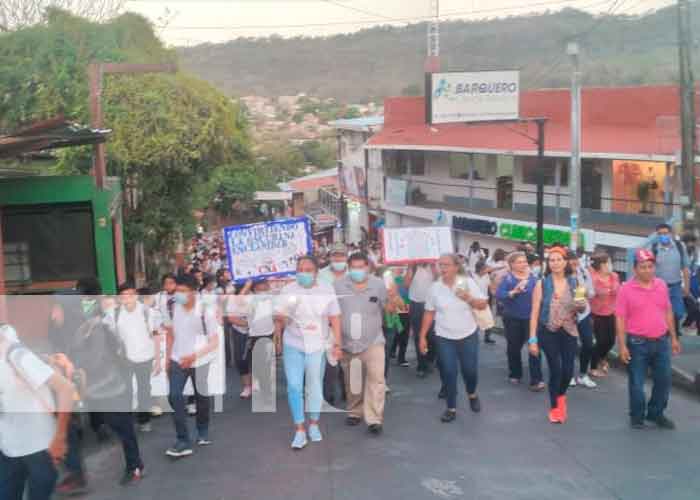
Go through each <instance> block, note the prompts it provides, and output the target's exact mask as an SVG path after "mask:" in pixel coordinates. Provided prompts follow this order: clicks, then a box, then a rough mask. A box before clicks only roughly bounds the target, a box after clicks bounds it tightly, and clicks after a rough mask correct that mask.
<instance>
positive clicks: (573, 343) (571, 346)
mask: <svg viewBox="0 0 700 500" xmlns="http://www.w3.org/2000/svg"><path fill="white" fill-rule="evenodd" d="M538 337H539V343H540V347H542V350H543V351H544V355H545V356H546V357H547V365H548V366H549V402H550V404H551V406H552V408H555V407H556V406H557V398H558V397H559V396H564V395H566V391H567V390H568V389H569V382H571V378H572V377H573V376H574V361H575V360H576V348H577V347H578V339H577V338H576V337H573V336H571V335H569V334H568V333H566V332H565V331H564V330H559V331H558V332H550V331H549V330H547V329H546V328H540V332H539V334H538Z"/></svg>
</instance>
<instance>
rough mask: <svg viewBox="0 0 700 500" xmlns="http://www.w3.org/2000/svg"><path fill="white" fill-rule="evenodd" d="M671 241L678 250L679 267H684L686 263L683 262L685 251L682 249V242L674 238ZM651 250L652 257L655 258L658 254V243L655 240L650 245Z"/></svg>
mask: <svg viewBox="0 0 700 500" xmlns="http://www.w3.org/2000/svg"><path fill="white" fill-rule="evenodd" d="M673 242H674V243H675V244H676V249H677V250H678V255H680V256H681V267H682V268H683V267H686V265H687V263H686V262H685V252H684V251H683V243H681V242H680V241H678V240H676V239H674V240H673ZM651 252H652V253H653V254H654V258H656V257H657V256H658V255H659V243H658V242H655V243H654V244H653V245H651Z"/></svg>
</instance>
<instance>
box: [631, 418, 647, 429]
mask: <svg viewBox="0 0 700 500" xmlns="http://www.w3.org/2000/svg"><path fill="white" fill-rule="evenodd" d="M630 427H631V428H632V429H636V430H643V429H646V428H647V426H646V424H645V423H644V420H638V419H636V418H633V419H630Z"/></svg>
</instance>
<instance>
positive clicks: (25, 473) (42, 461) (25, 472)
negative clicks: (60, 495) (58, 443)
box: [0, 451, 58, 500]
mask: <svg viewBox="0 0 700 500" xmlns="http://www.w3.org/2000/svg"><path fill="white" fill-rule="evenodd" d="M57 477H58V474H57V472H56V468H55V467H54V465H53V462H52V461H51V457H50V456H49V454H48V453H47V452H46V451H40V452H38V453H33V454H31V455H26V456H24V457H13V458H10V457H7V456H5V455H3V453H2V452H0V499H2V500H22V498H23V495H24V491H25V489H26V490H27V500H50V499H51V494H52V493H53V489H54V487H55V486H56V479H57Z"/></svg>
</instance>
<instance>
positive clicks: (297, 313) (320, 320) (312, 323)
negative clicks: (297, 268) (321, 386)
mask: <svg viewBox="0 0 700 500" xmlns="http://www.w3.org/2000/svg"><path fill="white" fill-rule="evenodd" d="M275 314H277V315H280V316H286V317H287V318H288V322H287V327H286V328H285V330H284V336H283V339H284V343H285V344H286V345H288V346H290V347H293V348H295V349H298V350H300V351H304V352H306V353H314V352H318V351H320V350H322V349H325V348H326V344H327V341H328V335H329V328H328V318H329V317H330V316H339V315H340V305H339V304H338V298H337V297H336V295H335V290H334V289H333V287H332V286H330V285H328V284H326V283H318V282H317V283H316V284H315V285H314V286H313V287H311V288H304V287H302V286H301V285H299V284H298V283H296V282H294V283H290V284H289V285H287V286H285V287H284V288H283V289H282V292H281V293H280V296H279V297H278V299H277V301H276V303H275Z"/></svg>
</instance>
